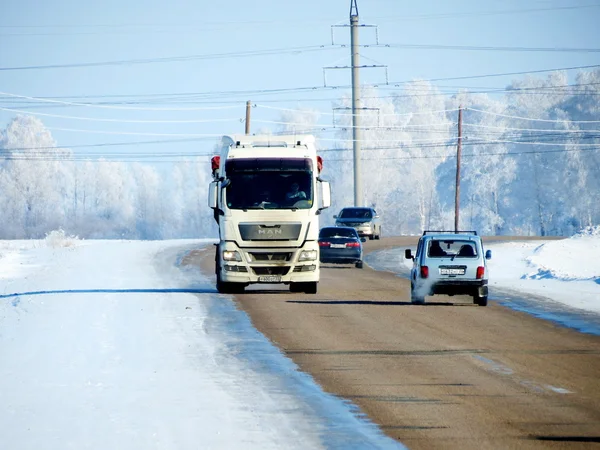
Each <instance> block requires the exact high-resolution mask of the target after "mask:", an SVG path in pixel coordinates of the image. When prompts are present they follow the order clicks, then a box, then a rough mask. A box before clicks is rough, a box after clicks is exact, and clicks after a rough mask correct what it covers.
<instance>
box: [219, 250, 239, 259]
mask: <svg viewBox="0 0 600 450" xmlns="http://www.w3.org/2000/svg"><path fill="white" fill-rule="evenodd" d="M223 260H225V261H241V260H242V256H241V255H240V254H239V252H238V251H237V250H225V251H224V252H223Z"/></svg>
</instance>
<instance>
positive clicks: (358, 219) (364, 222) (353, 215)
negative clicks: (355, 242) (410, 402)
mask: <svg viewBox="0 0 600 450" xmlns="http://www.w3.org/2000/svg"><path fill="white" fill-rule="evenodd" d="M333 218H334V219H335V224H336V225H337V226H339V227H353V228H355V229H356V231H358V235H359V236H361V237H362V236H367V237H368V238H369V239H379V238H380V237H381V222H380V219H379V214H377V211H375V210H374V209H373V208H367V207H358V206H353V207H346V208H342V210H341V211H340V212H339V214H337V215H335V216H333Z"/></svg>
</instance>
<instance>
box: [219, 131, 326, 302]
mask: <svg viewBox="0 0 600 450" xmlns="http://www.w3.org/2000/svg"><path fill="white" fill-rule="evenodd" d="M211 164H212V174H213V180H212V181H211V183H210V186H209V194H208V205H209V207H210V208H212V209H213V211H214V218H215V220H216V221H217V224H218V226H219V243H218V244H216V255H215V272H216V280H217V281H216V282H217V290H218V291H219V292H222V293H241V292H243V291H244V289H245V287H246V286H248V285H250V284H255V283H261V284H281V283H283V284H286V285H289V287H290V291H292V292H306V293H310V294H316V292H317V284H318V282H319V276H320V263H319V245H318V236H319V215H320V214H321V211H322V210H323V209H325V208H328V207H329V206H330V203H331V192H330V186H329V183H328V182H327V181H324V180H322V179H321V177H320V175H321V170H322V168H323V160H322V158H321V157H320V156H317V151H316V148H315V139H314V137H313V136H310V135H302V136H293V135H289V136H273V135H262V136H250V135H232V136H223V138H222V140H221V151H220V154H219V155H216V156H214V157H213V158H212V161H211Z"/></svg>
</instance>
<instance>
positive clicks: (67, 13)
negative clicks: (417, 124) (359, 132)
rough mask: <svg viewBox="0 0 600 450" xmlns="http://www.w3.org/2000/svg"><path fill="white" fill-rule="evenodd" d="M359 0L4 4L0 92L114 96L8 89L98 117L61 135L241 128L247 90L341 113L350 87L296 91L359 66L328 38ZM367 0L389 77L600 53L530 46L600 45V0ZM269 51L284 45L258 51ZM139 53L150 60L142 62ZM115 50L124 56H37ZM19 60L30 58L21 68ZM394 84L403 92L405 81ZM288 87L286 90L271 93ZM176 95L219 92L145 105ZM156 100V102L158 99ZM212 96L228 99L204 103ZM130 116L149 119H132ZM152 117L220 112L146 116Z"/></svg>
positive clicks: (368, 39)
mask: <svg viewBox="0 0 600 450" xmlns="http://www.w3.org/2000/svg"><path fill="white" fill-rule="evenodd" d="M350 3H351V2H350V0H329V1H327V2H323V1H322V0H319V1H317V0H304V1H302V2H282V1H281V0H259V1H255V2H245V1H239V0H237V1H229V2H202V1H200V2H198V1H182V0H173V1H170V2H159V1H154V0H150V1H147V0H146V1H141V0H130V1H126V2H123V1H114V0H108V1H103V2H95V3H92V2H80V1H72V0H45V1H42V0H37V1H34V0H21V1H3V2H1V4H0V69H1V70H0V86H1V88H0V91H2V92H5V93H11V94H18V95H24V96H31V97H59V98H58V99H57V100H58V101H67V102H79V103H87V102H92V103H94V102H98V101H104V102H106V101H109V102H112V104H109V105H105V106H106V107H105V108H96V107H73V106H66V105H59V106H53V107H48V105H46V106H45V107H33V106H34V105H32V104H31V103H28V102H27V101H26V100H22V99H21V100H14V99H10V98H7V97H6V96H4V95H2V94H0V107H3V108H13V109H22V110H27V111H31V112H37V113H44V114H55V115H66V116H70V117H86V118H87V119H96V120H77V119H72V118H57V117H49V116H40V118H41V119H42V120H43V122H44V123H45V124H46V125H47V126H48V127H50V129H51V131H52V133H53V135H54V136H55V138H56V139H57V140H58V142H59V144H60V145H63V146H76V145H79V144H98V143H108V142H113V143H114V142H125V141H127V142H135V141H144V140H152V139H170V138H176V137H177V136H152V135H153V134H157V135H168V134H173V135H181V136H180V137H182V138H184V137H186V136H187V135H190V134H227V133H234V132H240V133H241V132H243V131H244V125H243V123H241V122H240V119H241V118H243V117H244V114H245V102H246V100H252V101H253V102H254V103H256V104H263V105H268V106H270V107H274V108H292V109H296V108H300V107H307V106H310V107H312V108H317V109H319V110H320V111H322V112H323V116H322V117H321V119H320V122H321V123H330V122H331V99H335V98H338V97H339V96H340V95H341V94H342V93H345V92H347V90H346V89H338V90H332V89H309V90H299V89H298V88H312V87H315V88H321V87H322V86H323V83H324V70H323V68H324V67H330V66H335V65H340V66H344V65H349V64H350V52H349V49H348V48H337V47H336V48H333V47H332V46H331V43H332V25H336V24H337V25H346V24H348V23H349V12H350ZM357 4H358V12H359V17H360V22H361V23H362V24H367V25H376V26H377V32H378V38H379V44H380V46H379V47H374V46H373V47H368V48H362V49H361V52H360V53H361V64H365V65H373V64H376V65H384V66H387V76H388V79H389V81H390V82H403V81H409V80H412V79H416V78H422V79H438V78H449V77H469V76H473V75H483V74H496V73H508V72H526V71H536V70H544V69H552V68H561V67H574V66H585V65H594V64H600V52H593V51H588V52H582V51H578V52H575V51H569V52H562V51H561V52H557V51H554V52H549V51H525V49H524V48H533V47H544V48H548V47H550V48H592V49H593V48H595V47H596V46H597V45H598V43H599V42H600V29H599V27H598V25H597V24H598V23H599V19H600V2H598V0H572V1H564V0H563V1H559V0H548V1H528V2H526V3H525V2H522V1H516V0H507V1H504V2H502V3H498V2H489V1H488V2H481V1H471V0H458V1H454V2H448V1H441V0H423V1H420V2H406V1H400V0H369V1H366V0H362V1H361V0H358V1H357ZM333 37H334V42H335V44H348V42H349V29H348V28H347V27H335V28H333ZM375 37H376V35H375V28H372V27H364V28H361V31H360V43H361V44H375ZM406 45H416V46H419V45H433V46H470V47H473V46H477V47H519V48H521V51H497V50H487V51H476V50H468V51H467V50H453V49H448V48H437V49H423V48H421V49H415V48H406V47H403V46H406ZM321 46H322V47H321ZM267 50H268V51H273V50H275V52H270V53H272V54H268V55H265V54H262V55H256V54H251V53H252V52H259V53H265V51H267ZM190 56H192V58H188V59H187V60H185V61H169V62H159V61H156V60H157V59H161V58H172V57H190ZM142 59H150V60H152V61H153V62H151V63H144V64H134V63H132V62H133V61H134V60H142ZM117 61H125V63H120V64H111V65H91V66H84V67H81V66H79V67H72V66H71V67H63V68H47V67H40V66H49V65H78V64H79V65H80V64H82V63H105V62H113V63H114V62H117ZM19 67H28V69H20V70H14V69H15V68H19ZM31 67H37V68H31ZM326 74H327V81H328V84H330V85H341V86H347V85H349V84H350V71H349V70H336V71H329V70H328V71H326ZM385 75H386V74H385V71H384V70H383V69H363V70H362V71H361V81H363V82H364V83H380V84H383V83H384V81H385ZM540 76H543V75H540ZM512 78H515V77H488V78H475V79H463V80H454V81H452V80H448V81H439V82H436V84H437V85H438V86H440V87H444V86H450V87H452V88H451V89H455V88H456V87H458V86H464V87H470V88H472V89H477V88H495V87H496V88H498V87H500V88H501V87H504V86H506V84H508V83H509V82H510V80H511V79H512ZM389 87H390V88H392V89H396V90H399V89H401V84H400V85H399V86H398V87H396V86H395V85H391V86H389ZM279 89H282V90H283V91H281V92H265V91H271V90H279ZM232 92H234V93H232ZM386 92H388V91H386ZM389 92H393V90H390V91H389ZM175 93H203V94H208V97H206V96H203V97H202V98H198V97H193V98H192V97H190V96H185V99H186V100H187V101H190V100H193V103H187V104H185V105H183V104H181V103H178V104H172V103H171V104H169V105H167V106H171V107H174V108H180V109H181V108H190V107H192V108H197V110H194V111H190V110H186V111H157V110H148V108H164V107H165V104H164V103H156V97H148V96H149V95H155V94H175ZM103 96H104V97H103ZM106 96H109V97H106ZM113 96H124V97H113ZM132 96H134V97H132ZM67 97H68V98H67ZM124 99H125V100H136V101H140V100H141V101H144V102H146V103H144V104H143V105H139V104H138V105H137V106H136V107H139V108H146V109H138V110H123V109H118V107H122V106H123V105H121V106H119V105H114V101H115V100H124ZM149 99H153V101H152V102H151V103H148V100H149ZM35 105H39V103H35ZM115 106H117V108H115ZM131 106H132V105H129V107H131ZM215 107H218V108H221V109H206V108H215ZM14 114H15V113H14V112H11V111H0V126H1V127H4V126H5V125H6V124H7V123H8V121H9V120H10V119H11V118H12V117H13V116H14ZM252 114H253V115H252V119H253V121H254V120H256V121H257V122H252V124H253V131H255V130H256V128H258V127H259V126H265V127H266V126H269V125H268V124H259V123H258V121H259V120H276V118H277V114H278V111H277V110H270V109H264V108H255V109H253V113H252ZM97 119H103V120H105V121H98V120H97ZM123 120H130V121H133V120H137V121H140V122H138V123H131V122H130V123H123V122H122V121H123ZM144 120H162V121H165V120H207V121H212V122H209V123H194V124H190V123H187V124H182V123H179V124H168V123H160V124H157V123H141V121H144ZM215 120H219V121H215ZM67 130H86V131H67ZM106 133H145V134H139V135H136V134H121V135H119V134H106ZM213 144H214V142H213V141H203V142H201V143H199V144H198V143H195V144H174V145H175V146H176V147H177V149H178V151H184V150H183V149H184V148H185V149H188V150H190V151H198V148H200V147H204V148H207V146H208V147H212V145H213ZM151 147H152V150H151V149H149V148H147V149H145V150H146V151H155V150H156V149H157V147H156V146H151ZM106 151H108V150H106ZM121 151H122V150H121ZM209 151H210V148H209Z"/></svg>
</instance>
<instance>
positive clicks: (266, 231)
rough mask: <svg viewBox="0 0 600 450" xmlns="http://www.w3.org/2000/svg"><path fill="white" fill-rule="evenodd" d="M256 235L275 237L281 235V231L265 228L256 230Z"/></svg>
mask: <svg viewBox="0 0 600 450" xmlns="http://www.w3.org/2000/svg"><path fill="white" fill-rule="evenodd" d="M258 234H270V235H275V234H282V232H281V229H280V228H267V229H266V230H265V229H259V230H258Z"/></svg>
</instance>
